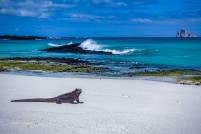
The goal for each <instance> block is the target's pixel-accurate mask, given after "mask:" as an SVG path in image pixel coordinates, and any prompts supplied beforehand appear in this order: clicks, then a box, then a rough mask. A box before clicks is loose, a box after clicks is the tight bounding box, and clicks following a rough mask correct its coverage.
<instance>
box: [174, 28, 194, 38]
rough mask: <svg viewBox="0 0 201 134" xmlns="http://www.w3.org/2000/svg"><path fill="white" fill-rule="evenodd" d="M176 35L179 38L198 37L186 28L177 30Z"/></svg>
mask: <svg viewBox="0 0 201 134" xmlns="http://www.w3.org/2000/svg"><path fill="white" fill-rule="evenodd" d="M176 37H177V38H191V37H196V35H194V34H192V33H190V32H188V31H187V30H186V29H181V30H180V31H178V32H177V35H176Z"/></svg>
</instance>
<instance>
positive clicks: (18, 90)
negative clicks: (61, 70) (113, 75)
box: [0, 74, 201, 134]
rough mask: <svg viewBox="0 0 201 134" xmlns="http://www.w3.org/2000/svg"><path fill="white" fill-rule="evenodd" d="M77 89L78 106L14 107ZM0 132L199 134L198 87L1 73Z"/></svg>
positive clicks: (200, 103) (200, 108)
mask: <svg viewBox="0 0 201 134" xmlns="http://www.w3.org/2000/svg"><path fill="white" fill-rule="evenodd" d="M74 88H82V89H83V93H82V94H81V97H80V100H81V101H84V103H83V104H61V105H59V104H53V103H37V102H36V103H32V102H30V103H28V102H27V103H14V102H10V100H12V99H24V98H41V97H45V98H47V97H54V96H57V95H60V94H63V93H66V92H69V91H72V90H73V89H74ZM0 106H1V108H0V133H1V134H200V133H201V86H193V85H191V86H190V85H180V84H171V83H165V82H154V81H147V80H125V79H95V78H94V79H92V78H53V77H37V76H23V75H13V74H0Z"/></svg>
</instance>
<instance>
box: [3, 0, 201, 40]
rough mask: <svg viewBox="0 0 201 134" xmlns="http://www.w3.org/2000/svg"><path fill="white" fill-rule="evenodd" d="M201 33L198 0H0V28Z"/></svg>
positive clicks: (22, 31) (66, 32)
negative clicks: (182, 31)
mask: <svg viewBox="0 0 201 134" xmlns="http://www.w3.org/2000/svg"><path fill="white" fill-rule="evenodd" d="M181 28H186V29H187V30H189V31H190V32H192V33H194V34H197V35H198V36H201V0H0V34H17V35H42V36H134V37H139V36H140V37H142V36H143V37H145V36H148V37H155V36H160V37H161V36H165V37H167V36H175V34H176V31H178V30H179V29H181Z"/></svg>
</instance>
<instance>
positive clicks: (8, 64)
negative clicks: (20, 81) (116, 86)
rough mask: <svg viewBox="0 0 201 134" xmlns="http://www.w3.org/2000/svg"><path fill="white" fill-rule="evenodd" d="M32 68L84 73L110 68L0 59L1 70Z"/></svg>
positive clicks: (34, 69)
mask: <svg viewBox="0 0 201 134" xmlns="http://www.w3.org/2000/svg"><path fill="white" fill-rule="evenodd" d="M11 69H15V70H31V71H49V72H82V73H100V72H105V71H108V70H109V69H108V68H103V67H93V66H89V65H86V64H78V65H71V64H59V63H47V62H29V61H26V62H25V61H13V60H7V61H5V60H4V61H0V70H1V71H5V70H11Z"/></svg>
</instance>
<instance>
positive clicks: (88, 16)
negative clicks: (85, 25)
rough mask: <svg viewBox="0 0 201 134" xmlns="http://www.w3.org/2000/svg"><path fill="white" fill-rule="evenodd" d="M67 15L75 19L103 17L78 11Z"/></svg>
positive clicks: (97, 18)
mask: <svg viewBox="0 0 201 134" xmlns="http://www.w3.org/2000/svg"><path fill="white" fill-rule="evenodd" d="M69 17H70V18H71V19H76V20H84V21H85V20H99V19H103V18H104V17H102V16H97V15H90V14H78V13H73V14H70V15H69Z"/></svg>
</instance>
